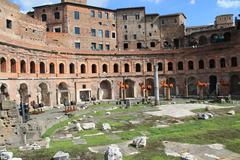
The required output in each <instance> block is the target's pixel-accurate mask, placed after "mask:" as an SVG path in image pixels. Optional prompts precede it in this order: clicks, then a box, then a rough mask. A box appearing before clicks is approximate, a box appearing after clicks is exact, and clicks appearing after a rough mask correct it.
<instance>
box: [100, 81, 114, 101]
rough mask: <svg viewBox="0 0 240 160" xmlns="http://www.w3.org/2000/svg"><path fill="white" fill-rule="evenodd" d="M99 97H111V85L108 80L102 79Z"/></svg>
mask: <svg viewBox="0 0 240 160" xmlns="http://www.w3.org/2000/svg"><path fill="white" fill-rule="evenodd" d="M100 88H101V92H100V95H99V96H100V99H112V87H111V83H110V82H109V81H108V80H104V81H102V82H101V83H100Z"/></svg>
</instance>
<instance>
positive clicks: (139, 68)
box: [136, 63, 142, 72]
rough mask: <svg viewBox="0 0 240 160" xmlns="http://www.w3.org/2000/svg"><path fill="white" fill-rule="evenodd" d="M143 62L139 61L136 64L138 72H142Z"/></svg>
mask: <svg viewBox="0 0 240 160" xmlns="http://www.w3.org/2000/svg"><path fill="white" fill-rule="evenodd" d="M141 70H142V69H141V64H140V63H137V64H136V72H141Z"/></svg>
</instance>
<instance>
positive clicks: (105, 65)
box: [102, 64, 108, 73]
mask: <svg viewBox="0 0 240 160" xmlns="http://www.w3.org/2000/svg"><path fill="white" fill-rule="evenodd" d="M102 72H103V73H108V65H107V64H103V65H102Z"/></svg>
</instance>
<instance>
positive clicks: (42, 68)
mask: <svg viewBox="0 0 240 160" xmlns="http://www.w3.org/2000/svg"><path fill="white" fill-rule="evenodd" d="M44 73H45V64H44V63H43V62H40V74H44Z"/></svg>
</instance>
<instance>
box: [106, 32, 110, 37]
mask: <svg viewBox="0 0 240 160" xmlns="http://www.w3.org/2000/svg"><path fill="white" fill-rule="evenodd" d="M105 37H106V38H109V37H110V31H109V30H106V31H105Z"/></svg>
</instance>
